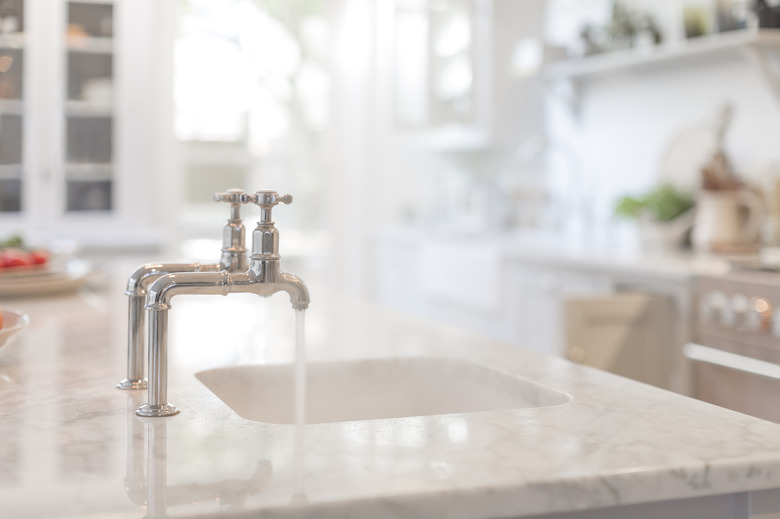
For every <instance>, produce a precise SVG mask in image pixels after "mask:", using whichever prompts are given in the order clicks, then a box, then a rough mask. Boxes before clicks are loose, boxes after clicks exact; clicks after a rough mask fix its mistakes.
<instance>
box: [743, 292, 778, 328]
mask: <svg viewBox="0 0 780 519" xmlns="http://www.w3.org/2000/svg"><path fill="white" fill-rule="evenodd" d="M772 314H773V312H772V303H770V302H769V301H768V300H766V299H764V298H763V297H753V298H751V299H750V304H749V308H748V312H747V314H745V329H747V330H748V331H751V332H765V331H767V330H769V328H770V326H771V327H773V329H774V326H775V324H774V320H773V315H772ZM773 331H774V330H773Z"/></svg>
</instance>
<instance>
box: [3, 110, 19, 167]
mask: <svg viewBox="0 0 780 519" xmlns="http://www.w3.org/2000/svg"><path fill="white" fill-rule="evenodd" d="M21 163H22V116H21V115H12V114H2V115H0V164H21Z"/></svg>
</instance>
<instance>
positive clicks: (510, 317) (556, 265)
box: [373, 230, 694, 393]
mask: <svg viewBox="0 0 780 519" xmlns="http://www.w3.org/2000/svg"><path fill="white" fill-rule="evenodd" d="M504 245H506V246H504ZM373 251H374V260H375V261H374V266H375V269H376V270H375V272H374V274H375V276H374V280H375V284H374V293H375V295H376V297H377V299H378V300H379V301H380V302H382V303H384V304H386V305H388V306H392V307H395V308H401V309H404V310H406V311H409V312H411V313H415V314H418V315H423V316H426V317H430V318H434V319H437V320H440V321H443V322H447V323H450V324H453V325H455V326H459V327H461V328H464V329H468V330H471V331H473V332H476V333H478V334H480V335H483V336H486V337H492V338H496V339H499V340H503V341H505V342H508V343H511V344H516V345H518V346H522V347H524V348H528V349H531V350H535V351H538V352H540V353H544V354H548V355H554V356H559V357H567V358H569V359H571V360H573V361H575V362H580V363H583V364H586V365H590V366H593V367H596V368H599V369H603V370H606V371H610V372H613V373H617V374H619V375H623V376H627V377H630V378H634V379H637V380H640V381H643V382H647V383H650V384H654V385H657V386H660V387H664V388H667V389H672V390H674V391H678V392H681V393H688V392H689V387H688V385H689V384H688V377H687V371H686V368H685V360H684V358H683V355H682V346H683V345H684V344H685V343H686V342H688V341H689V340H690V338H691V319H692V316H691V308H692V301H691V291H690V279H691V276H692V274H693V273H694V266H692V265H690V266H681V265H678V264H677V263H675V260H673V259H670V260H669V263H664V261H663V258H659V259H658V260H657V261H655V262H652V261H651V262H647V261H645V262H644V263H641V264H639V263H638V264H634V263H633V262H627V261H626V260H616V259H613V258H609V257H603V255H599V254H598V253H596V252H594V255H593V256H592V257H590V256H587V257H580V256H582V255H578V256H577V257H580V259H573V258H571V257H567V255H566V252H563V251H558V252H553V251H549V254H546V255H545V254H544V253H541V252H540V250H538V249H535V248H534V247H533V246H531V245H529V246H528V248H527V249H526V248H525V247H522V248H519V249H518V246H517V245H511V244H502V241H501V240H500V239H497V238H496V239H491V238H482V237H474V236H470V237H469V236H461V237H453V236H451V237H445V236H425V235H423V234H420V233H415V232H412V231H409V232H407V231H404V230H392V231H382V232H379V233H377V235H376V236H375V240H374V245H373ZM525 251H527V252H525ZM599 258H600V259H599ZM653 263H654V264H653ZM686 265H687V264H686Z"/></svg>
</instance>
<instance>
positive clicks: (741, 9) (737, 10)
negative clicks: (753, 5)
mask: <svg viewBox="0 0 780 519" xmlns="http://www.w3.org/2000/svg"><path fill="white" fill-rule="evenodd" d="M748 5H749V4H748V2H747V0H718V4H717V8H716V10H715V14H716V18H717V22H718V32H728V31H738V30H741V29H744V28H746V27H747V13H748Z"/></svg>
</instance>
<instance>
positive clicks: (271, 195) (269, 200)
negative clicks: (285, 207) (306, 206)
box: [241, 191, 293, 223]
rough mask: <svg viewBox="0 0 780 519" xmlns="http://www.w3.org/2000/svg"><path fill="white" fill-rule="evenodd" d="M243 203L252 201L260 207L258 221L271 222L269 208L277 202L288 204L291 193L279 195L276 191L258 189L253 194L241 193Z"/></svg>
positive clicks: (291, 199)
mask: <svg viewBox="0 0 780 519" xmlns="http://www.w3.org/2000/svg"><path fill="white" fill-rule="evenodd" d="M241 200H242V202H243V203H249V202H251V203H253V204H255V205H257V206H259V207H260V209H262V212H261V213H260V221H261V222H263V223H271V209H272V208H273V207H274V206H275V205H276V204H278V203H279V202H281V203H283V204H290V203H291V202H292V201H293V197H292V195H289V194H288V195H280V194H279V193H277V192H276V191H258V192H257V193H255V194H254V195H249V194H243V195H241Z"/></svg>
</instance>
